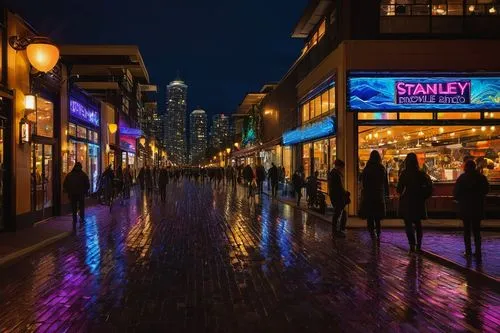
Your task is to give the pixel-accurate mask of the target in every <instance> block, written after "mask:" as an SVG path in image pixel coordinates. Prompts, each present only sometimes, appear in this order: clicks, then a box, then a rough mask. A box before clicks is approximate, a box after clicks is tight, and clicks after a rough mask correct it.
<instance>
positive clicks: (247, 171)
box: [243, 164, 255, 198]
mask: <svg viewBox="0 0 500 333" xmlns="http://www.w3.org/2000/svg"><path fill="white" fill-rule="evenodd" d="M243 179H244V180H245V184H247V186H248V197H249V198H250V197H251V196H253V183H254V180H255V175H254V173H253V169H252V167H251V166H250V164H247V165H246V166H245V168H244V169H243Z"/></svg>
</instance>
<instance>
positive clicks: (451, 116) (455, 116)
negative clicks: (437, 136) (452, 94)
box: [438, 112, 481, 120]
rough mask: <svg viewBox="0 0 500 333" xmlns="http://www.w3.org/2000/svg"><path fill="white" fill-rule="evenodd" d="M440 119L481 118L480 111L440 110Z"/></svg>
mask: <svg viewBox="0 0 500 333" xmlns="http://www.w3.org/2000/svg"><path fill="white" fill-rule="evenodd" d="M438 119H440V120H441V119H446V120H451V119H456V120H466V119H481V113H480V112H439V113H438Z"/></svg>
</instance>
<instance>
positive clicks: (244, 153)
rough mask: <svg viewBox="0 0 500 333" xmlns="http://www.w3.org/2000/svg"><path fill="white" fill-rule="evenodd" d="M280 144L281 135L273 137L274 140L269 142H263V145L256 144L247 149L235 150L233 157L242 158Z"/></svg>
mask: <svg viewBox="0 0 500 333" xmlns="http://www.w3.org/2000/svg"><path fill="white" fill-rule="evenodd" d="M280 144H281V137H279V138H276V139H273V140H271V141H268V142H266V143H264V144H261V145H256V146H252V147H248V148H245V149H241V150H238V151H235V152H233V153H232V154H231V157H234V158H240V157H245V156H250V155H254V154H256V153H258V152H260V151H263V150H268V149H269V148H272V147H274V146H277V145H280Z"/></svg>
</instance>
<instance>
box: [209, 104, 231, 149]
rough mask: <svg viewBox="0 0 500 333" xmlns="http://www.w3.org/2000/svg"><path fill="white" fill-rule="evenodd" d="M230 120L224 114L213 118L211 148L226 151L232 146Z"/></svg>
mask: <svg viewBox="0 0 500 333" xmlns="http://www.w3.org/2000/svg"><path fill="white" fill-rule="evenodd" d="M229 138H230V118H229V117H228V116H226V115H225V114H223V113H220V114H216V115H214V116H213V117H212V127H211V128H210V146H211V147H212V148H213V149H215V150H217V151H220V150H224V149H226V148H227V147H229V146H230V144H231V143H230V142H229Z"/></svg>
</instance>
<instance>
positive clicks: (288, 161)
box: [283, 147, 292, 180]
mask: <svg viewBox="0 0 500 333" xmlns="http://www.w3.org/2000/svg"><path fill="white" fill-rule="evenodd" d="M283 168H284V169H285V175H284V176H285V179H287V180H290V179H291V176H292V147H283Z"/></svg>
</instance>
